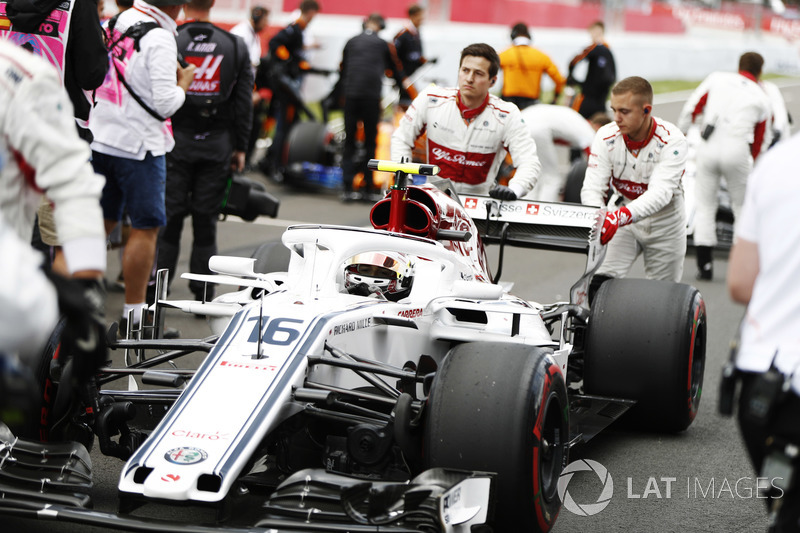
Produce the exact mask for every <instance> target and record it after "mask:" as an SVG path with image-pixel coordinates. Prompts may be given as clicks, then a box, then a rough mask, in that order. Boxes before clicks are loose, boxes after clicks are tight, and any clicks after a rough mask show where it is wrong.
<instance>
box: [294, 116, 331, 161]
mask: <svg viewBox="0 0 800 533" xmlns="http://www.w3.org/2000/svg"><path fill="white" fill-rule="evenodd" d="M329 143H330V133H329V132H328V127H327V126H326V125H325V124H322V123H320V122H298V123H297V124H295V125H294V126H293V127H292V129H291V131H289V136H288V138H287V140H286V166H287V167H289V166H291V165H292V163H304V162H307V163H319V164H323V163H324V162H325V161H324V160H325V154H326V150H325V148H326V146H327V145H328V144H329Z"/></svg>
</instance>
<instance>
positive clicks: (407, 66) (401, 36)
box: [394, 4, 427, 107]
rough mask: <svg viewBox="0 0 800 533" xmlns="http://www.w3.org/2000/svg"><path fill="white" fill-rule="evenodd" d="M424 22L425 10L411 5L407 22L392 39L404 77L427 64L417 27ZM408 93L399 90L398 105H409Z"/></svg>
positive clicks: (416, 5)
mask: <svg viewBox="0 0 800 533" xmlns="http://www.w3.org/2000/svg"><path fill="white" fill-rule="evenodd" d="M424 20H425V9H424V8H423V7H422V6H420V5H418V4H413V5H412V6H411V7H409V8H408V22H407V23H406V25H405V26H404V27H403V29H402V30H400V31H399V32H398V33H397V35H395V37H394V47H395V49H397V57H398V58H400V63H401V64H402V65H403V72H405V74H406V76H411V75H412V74H413V73H414V72H416V70H417V69H418V68H419V67H421V66H422V65H424V64H425V63H427V59H425V56H424V55H422V39H421V38H420V35H419V27H420V26H422V22H423V21H424ZM411 100H413V98H411V97H410V96H409V95H408V92H407V91H406V90H405V89H403V88H401V89H400V105H402V106H406V107H407V106H408V105H409V104H411Z"/></svg>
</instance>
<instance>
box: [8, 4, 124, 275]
mask: <svg viewBox="0 0 800 533" xmlns="http://www.w3.org/2000/svg"><path fill="white" fill-rule="evenodd" d="M0 4H5V12H6V14H7V16H8V19H9V21H10V22H11V25H10V27H9V28H8V29H5V30H0V36H2V37H5V38H6V39H9V40H10V41H12V42H14V43H16V44H18V45H20V46H22V47H24V48H26V49H28V50H29V51H31V52H33V53H34V54H36V55H38V56H40V57H42V58H44V59H45V60H46V61H48V62H49V63H50V64H52V65H53V66H55V67H56V70H58V72H59V76H60V77H61V82H62V85H63V86H64V87H66V89H67V94H68V95H69V98H70V101H71V102H72V107H73V109H74V115H75V122H76V127H77V128H78V133H79V134H80V136H81V138H83V139H85V140H86V141H87V142H91V137H92V135H91V132H90V131H89V129H88V128H89V113H90V110H91V100H92V99H91V94H92V93H91V91H94V90H95V89H97V88H98V87H99V86H100V84H102V83H103V80H104V79H105V76H106V72H108V55H107V52H106V46H105V42H104V41H103V32H102V31H101V29H100V20H99V18H98V16H99V15H98V9H99V6H98V3H97V1H96V0H73V1H71V2H67V3H64V2H61V1H60V0H47V1H45V2H42V3H41V4H39V3H31V2H27V1H25V0H8V1H7V2H6V1H4V2H0ZM54 22H55V24H56V25H57V31H55V32H54V33H49V32H46V31H44V30H43V28H46V27H48V26H49V25H51V24H52V23H54ZM79 29H80V31H79ZM87 95H88V96H89V97H87ZM39 212H40V213H39V225H41V233H40V231H39V227H36V228H35V230H34V234H33V239H34V243H35V245H36V246H37V248H39V249H41V250H42V251H43V252H45V253H46V254H47V255H50V256H51V258H52V262H53V265H52V267H53V268H54V269H55V270H56V271H58V272H60V273H61V274H64V275H65V274H66V273H67V271H66V267H65V265H64V256H63V253H62V251H61V248H60V247H59V246H58V245H59V242H58V238H57V235H56V231H55V225H54V222H53V208H52V204H51V202H50V201H49V200H48V199H47V198H46V197H42V200H41V204H40V206H39ZM51 246H52V247H55V248H52V249H50V248H49V247H51Z"/></svg>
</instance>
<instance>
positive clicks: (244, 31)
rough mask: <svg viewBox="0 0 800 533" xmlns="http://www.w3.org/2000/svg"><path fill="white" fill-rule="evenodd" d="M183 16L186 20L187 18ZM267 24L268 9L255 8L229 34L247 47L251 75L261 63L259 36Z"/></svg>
mask: <svg viewBox="0 0 800 533" xmlns="http://www.w3.org/2000/svg"><path fill="white" fill-rule="evenodd" d="M184 15H185V16H186V18H187V19H188V18H189V16H188V15H186V13H185V12H184ZM268 22H269V9H267V8H266V7H263V6H255V7H253V8H252V9H251V10H250V18H249V19H247V20H243V21H242V22H240V23H239V24H237V25H236V26H234V27H233V28H231V33H232V34H233V35H238V36H239V37H241V38H242V40H243V41H244V44H245V46H246V47H247V53H248V56H249V57H250V64H251V65H252V66H253V74H254V75H255V69H256V68H257V67H258V65H259V63H261V35H262V34H263V33H264V30H266V29H267V23H268Z"/></svg>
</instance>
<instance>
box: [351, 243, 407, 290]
mask: <svg viewBox="0 0 800 533" xmlns="http://www.w3.org/2000/svg"><path fill="white" fill-rule="evenodd" d="M413 282H414V263H413V262H412V261H411V259H410V258H409V257H408V256H407V255H405V254H401V253H399V252H367V253H363V254H358V255H355V256H353V257H351V258H350V259H349V260H348V261H347V265H346V266H345V269H344V286H345V289H347V292H349V293H353V294H363V295H369V294H373V293H378V294H381V295H383V296H384V297H385V298H386V299H387V300H391V301H393V302H396V301H398V300H400V299H402V298H405V297H406V296H408V294H409V293H410V292H411V285H412V284H413Z"/></svg>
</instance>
